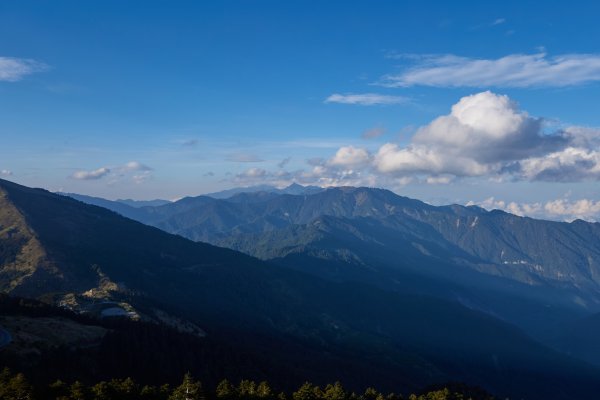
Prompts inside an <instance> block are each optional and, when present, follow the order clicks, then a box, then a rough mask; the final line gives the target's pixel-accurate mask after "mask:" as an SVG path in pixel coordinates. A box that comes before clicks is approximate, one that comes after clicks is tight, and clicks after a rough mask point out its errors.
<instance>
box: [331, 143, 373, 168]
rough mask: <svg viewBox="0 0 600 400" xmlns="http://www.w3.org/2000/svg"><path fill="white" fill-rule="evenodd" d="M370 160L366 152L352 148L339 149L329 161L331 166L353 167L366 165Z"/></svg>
mask: <svg viewBox="0 0 600 400" xmlns="http://www.w3.org/2000/svg"><path fill="white" fill-rule="evenodd" d="M369 159H370V154H369V152H368V151H367V150H365V149H361V148H356V147H353V146H345V147H341V148H340V149H339V150H338V151H337V152H336V153H335V156H333V158H332V159H331V160H330V163H331V164H332V165H342V166H353V165H362V164H366V163H367V162H368V161H369Z"/></svg>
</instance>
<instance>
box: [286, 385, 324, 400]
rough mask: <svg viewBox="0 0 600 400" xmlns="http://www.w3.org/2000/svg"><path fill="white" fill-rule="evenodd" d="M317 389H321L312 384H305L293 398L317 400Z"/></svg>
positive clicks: (293, 394) (296, 399)
mask: <svg viewBox="0 0 600 400" xmlns="http://www.w3.org/2000/svg"><path fill="white" fill-rule="evenodd" d="M316 389H319V387H318V386H314V385H313V384H312V383H310V382H304V383H303V384H302V386H300V387H299V388H298V390H296V391H295V392H294V393H292V398H293V399H294V400H317V399H318V397H317V393H315V392H316ZM319 390H320V389H319Z"/></svg>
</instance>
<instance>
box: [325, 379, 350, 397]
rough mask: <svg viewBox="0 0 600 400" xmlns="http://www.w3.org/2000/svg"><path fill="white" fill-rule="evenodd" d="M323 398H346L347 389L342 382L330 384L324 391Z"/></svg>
mask: <svg viewBox="0 0 600 400" xmlns="http://www.w3.org/2000/svg"><path fill="white" fill-rule="evenodd" d="M323 398H324V399H325V400H346V391H345V390H344V388H343V387H342V384H341V383H340V382H336V383H334V384H333V385H332V384H328V385H327V386H325V390H324V391H323Z"/></svg>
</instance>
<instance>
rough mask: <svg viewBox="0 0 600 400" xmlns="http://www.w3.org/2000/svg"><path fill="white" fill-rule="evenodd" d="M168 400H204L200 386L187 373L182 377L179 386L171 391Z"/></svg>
mask: <svg viewBox="0 0 600 400" xmlns="http://www.w3.org/2000/svg"><path fill="white" fill-rule="evenodd" d="M169 400H204V393H203V391H202V384H201V383H200V382H199V381H195V380H194V378H193V377H192V375H191V374H190V373H189V372H188V373H187V374H185V375H184V376H183V381H182V382H181V385H179V386H178V387H176V388H175V390H173V393H171V396H169Z"/></svg>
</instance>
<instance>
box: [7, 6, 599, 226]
mask: <svg viewBox="0 0 600 400" xmlns="http://www.w3.org/2000/svg"><path fill="white" fill-rule="evenodd" d="M561 3H562V4H561ZM561 3H559V2H545V3H544V5H543V6H541V5H540V3H539V2H526V1H519V2H506V1H505V2H496V3H494V4H491V3H488V2H475V1H473V2H467V1H464V2H441V1H440V2H423V1H418V2H417V1H414V2H397V1H389V2H388V1H373V2H366V1H365V2H349V1H344V2H341V1H340V2H336V1H327V2H317V1H305V2H300V1H289V2H281V1H277V2H275V1H273V2H266V1H252V2H251V1H229V2H227V1H222V2H211V3H209V2H191V1H190V2H164V1H160V2H159V1H145V2H143V3H142V2H122V1H102V2H100V1H98V2H78V1H38V2H28V1H19V2H11V3H9V2H3V3H1V4H0V37H1V38H2V39H3V40H0V175H1V177H2V178H5V179H10V180H13V181H16V182H18V183H22V184H25V185H29V186H36V187H44V188H47V189H49V190H55V191H56V190H63V191H69V192H79V193H84V194H90V195H97V196H102V197H107V198H119V197H120V198H123V197H130V198H138V199H147V198H168V199H172V198H178V197H181V196H185V195H197V194H200V193H206V192H211V191H215V190H219V189H225V188H229V187H232V186H247V185H252V184H257V183H272V184H276V185H286V184H289V183H291V182H293V181H296V182H299V183H303V184H318V185H369V186H380V187H387V188H390V189H392V190H394V191H396V192H397V193H400V194H404V195H408V196H411V197H417V198H420V199H423V200H426V201H429V202H432V203H436V204H437V203H449V202H458V203H467V202H474V203H477V204H482V205H484V206H486V207H489V208H493V207H497V208H503V209H507V210H510V211H513V212H517V213H521V214H527V215H533V216H540V217H545V218H554V219H572V218H575V217H583V218H587V219H597V218H598V216H599V215H600V203H599V200H600V189H599V188H598V184H597V183H598V179H600V113H599V112H598V104H599V102H598V99H599V94H600V82H599V81H600V48H599V47H600V46H599V44H598V41H597V38H598V37H600V27H599V25H598V24H597V15H600V6H597V5H594V4H593V2H580V3H579V2H569V3H568V4H567V5H565V3H564V2H561ZM453 106H454V108H452V107H453ZM451 109H452V110H454V111H451ZM492 150H493V151H492Z"/></svg>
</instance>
